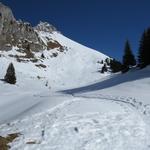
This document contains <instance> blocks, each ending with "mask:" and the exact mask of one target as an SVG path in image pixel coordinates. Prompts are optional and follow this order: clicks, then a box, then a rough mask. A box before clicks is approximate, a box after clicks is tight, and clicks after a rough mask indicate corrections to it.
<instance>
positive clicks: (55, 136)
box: [0, 67, 150, 150]
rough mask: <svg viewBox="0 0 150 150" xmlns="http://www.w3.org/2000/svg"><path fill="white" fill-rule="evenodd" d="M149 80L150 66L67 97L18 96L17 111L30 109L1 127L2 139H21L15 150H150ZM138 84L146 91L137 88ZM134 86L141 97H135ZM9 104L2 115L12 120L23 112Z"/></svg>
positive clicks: (13, 146) (46, 94)
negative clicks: (14, 134) (14, 137)
mask: <svg viewBox="0 0 150 150" xmlns="http://www.w3.org/2000/svg"><path fill="white" fill-rule="evenodd" d="M116 79H118V80H116ZM149 81H150V73H149V67H148V68H146V69H143V70H140V71H137V70H134V71H132V72H129V73H127V74H125V75H123V76H121V75H119V74H118V75H115V76H111V78H110V79H107V80H105V81H99V82H97V83H95V84H92V85H88V84H87V85H86V86H85V87H84V90H83V87H81V88H78V90H77V89H72V90H66V91H64V92H53V93H52V92H46V91H45V92H43V93H39V94H38V95H34V96H33V97H32V96H31V95H28V97H27V96H25V95H23V94H27V93H22V96H20V95H18V96H16V97H18V101H17V104H16V106H19V107H18V108H20V109H24V108H25V107H26V110H25V111H24V112H22V113H21V114H19V115H18V116H17V118H18V119H16V120H15V121H8V120H7V124H3V125H1V126H0V135H1V136H3V137H6V136H7V135H8V134H12V133H18V134H19V137H18V138H16V139H15V140H14V141H13V143H11V144H10V146H11V149H12V150H17V149H27V150H32V149H33V150H34V149H40V150H41V149H42V150H43V149H44V150H46V149H50V150H76V149H78V150H83V149H84V150H91V149H94V150H99V149H101V150H106V149H107V150H149V149H150V142H149V141H150V132H149V128H150V127H149V124H150V120H149V116H150V107H149V106H150V103H149V101H148V99H146V97H144V95H147V98H148V96H150V94H149V92H147V90H148V85H149ZM104 82H105V83H107V84H103V83H104ZM135 84H136V86H137V87H139V86H141V87H142V88H144V87H145V88H144V89H143V90H141V89H140V88H136V89H135V88H134V85H135ZM102 85H103V86H102ZM104 85H105V86H107V87H104ZM132 87H133V89H135V90H136V92H133V93H132V96H131V95H130V92H129V91H131V89H132ZM102 88H103V89H102ZM14 91H15V90H14ZM114 91H116V92H114ZM127 92H128V94H127ZM66 93H68V94H66ZM30 94H31V93H30ZM142 95H143V98H141V97H142ZM3 96H4V97H5V96H6V93H5V94H3ZM28 99H30V100H31V101H29V100H28ZM11 101H12V102H15V100H13V99H11ZM22 101H24V104H23V106H24V107H22V104H21V103H22ZM30 102H31V103H32V104H33V103H34V105H33V107H30V106H31V103H30ZM4 104H5V108H8V109H10V110H4V109H2V110H3V111H2V112H4V113H2V116H5V113H6V112H7V115H8V116H10V118H11V115H10V112H11V113H12V112H13V113H14V114H15V113H17V111H18V112H19V111H20V110H16V109H14V110H13V109H12V107H14V106H15V104H14V103H13V104H14V105H12V107H10V106H9V105H11V103H10V101H9V102H8V103H7V104H6V103H3V106H4ZM1 108H2V107H1ZM14 108H17V107H14ZM35 112H38V113H36V114H34V113H35ZM39 112H40V113H39ZM2 116H1V118H2ZM9 120H10V119H9Z"/></svg>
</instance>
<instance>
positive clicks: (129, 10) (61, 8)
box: [1, 0, 150, 60]
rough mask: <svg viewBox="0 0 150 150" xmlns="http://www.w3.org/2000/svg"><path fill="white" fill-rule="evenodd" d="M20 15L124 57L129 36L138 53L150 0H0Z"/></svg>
mask: <svg viewBox="0 0 150 150" xmlns="http://www.w3.org/2000/svg"><path fill="white" fill-rule="evenodd" d="M1 2H2V3H3V4H5V5H7V6H9V7H10V8H11V9H12V11H13V14H14V16H15V17H16V18H17V19H22V20H24V21H28V22H30V23H31V24H32V25H33V26H34V25H36V24H38V23H39V21H40V20H41V21H47V22H49V23H51V24H53V25H54V26H56V28H58V30H60V31H61V32H62V33H63V34H64V35H65V36H67V37H69V38H70V39H72V40H75V41H77V42H79V43H81V44H83V45H86V46H88V47H90V48H93V49H95V50H98V51H100V52H103V53H105V54H107V55H109V56H111V57H114V58H117V59H119V60H121V58H122V55H123V51H124V44H125V41H126V39H129V41H130V44H131V48H132V50H133V52H134V53H135V54H137V50H138V44H139V40H140V37H141V34H142V33H143V31H144V29H146V28H147V27H149V26H150V15H149V14H150V9H149V7H150V1H149V0H142V1H141V0H132V1H131V0H126V1H123V0H113V1H111V0H38V1H37V0H1Z"/></svg>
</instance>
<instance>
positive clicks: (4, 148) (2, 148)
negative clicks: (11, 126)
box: [0, 133, 19, 150]
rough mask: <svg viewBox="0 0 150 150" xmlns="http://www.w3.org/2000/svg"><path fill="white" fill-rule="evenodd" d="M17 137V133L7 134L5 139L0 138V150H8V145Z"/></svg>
mask: <svg viewBox="0 0 150 150" xmlns="http://www.w3.org/2000/svg"><path fill="white" fill-rule="evenodd" d="M17 137H19V133H12V134H8V136H7V137H2V136H0V150H8V149H9V148H10V146H9V145H8V144H9V143H11V142H12V141H13V140H15V139H16V138H17Z"/></svg>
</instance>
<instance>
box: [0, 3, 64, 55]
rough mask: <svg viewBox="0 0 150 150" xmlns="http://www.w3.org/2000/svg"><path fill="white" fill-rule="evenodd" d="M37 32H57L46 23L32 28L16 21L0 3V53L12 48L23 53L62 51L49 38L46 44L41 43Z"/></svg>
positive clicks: (25, 23)
mask: <svg viewBox="0 0 150 150" xmlns="http://www.w3.org/2000/svg"><path fill="white" fill-rule="evenodd" d="M39 32H48V33H52V32H58V31H57V29H56V28H55V27H54V26H53V25H50V24H49V23H47V22H40V23H39V24H38V25H37V26H36V27H32V26H31V24H30V23H28V22H23V21H21V20H19V21H17V20H16V19H15V17H14V16H13V13H12V11H11V9H10V8H9V7H7V6H5V5H3V4H2V3H0V51H8V50H11V49H12V47H13V46H16V47H18V48H19V49H20V50H24V51H23V52H25V53H26V52H28V53H32V52H36V51H41V50H45V49H47V50H51V49H54V48H57V49H59V51H61V52H62V51H63V46H62V45H61V44H59V43H58V42H57V41H53V40H52V39H49V38H47V41H46V42H45V41H43V40H42V39H41V38H40V36H39V34H38V33H39Z"/></svg>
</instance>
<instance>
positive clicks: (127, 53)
mask: <svg viewBox="0 0 150 150" xmlns="http://www.w3.org/2000/svg"><path fill="white" fill-rule="evenodd" d="M135 65H136V60H135V57H134V55H133V53H132V50H131V48H130V44H129V41H128V40H127V41H126V43H125V49H124V56H123V66H125V67H127V68H130V67H132V66H135Z"/></svg>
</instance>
